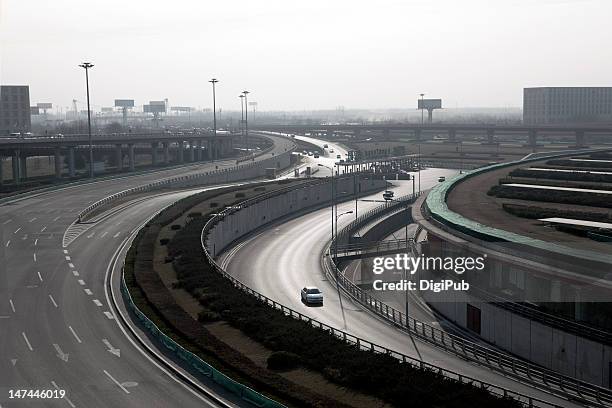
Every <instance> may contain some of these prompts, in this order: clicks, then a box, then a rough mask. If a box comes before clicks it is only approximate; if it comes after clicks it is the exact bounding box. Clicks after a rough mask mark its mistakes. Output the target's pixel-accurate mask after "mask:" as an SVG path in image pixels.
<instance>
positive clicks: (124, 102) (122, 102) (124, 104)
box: [115, 99, 134, 108]
mask: <svg viewBox="0 0 612 408" xmlns="http://www.w3.org/2000/svg"><path fill="white" fill-rule="evenodd" d="M115 106H116V107H117V108H133V107H134V100H133V99H115Z"/></svg>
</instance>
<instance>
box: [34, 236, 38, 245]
mask: <svg viewBox="0 0 612 408" xmlns="http://www.w3.org/2000/svg"><path fill="white" fill-rule="evenodd" d="M36 245H38V238H36V239H35V240H34V246H36Z"/></svg>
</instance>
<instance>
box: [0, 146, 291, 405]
mask: <svg viewBox="0 0 612 408" xmlns="http://www.w3.org/2000/svg"><path fill="white" fill-rule="evenodd" d="M290 144H291V142H290V141H287V140H286V139H278V138H277V140H276V146H275V150H274V153H275V154H280V153H281V152H283V151H284V150H285V149H286V148H288V147H289V146H290ZM270 156H271V153H268V154H266V155H265V156H262V157H259V158H258V160H261V159H263V158H267V157H270ZM234 163H235V161H234V160H226V161H219V162H215V163H200V164H197V165H194V166H189V167H184V168H180V169H171V170H162V171H158V172H155V173H149V174H145V175H138V176H126V177H123V178H117V179H112V180H105V181H98V182H93V183H88V184H82V185H77V186H71V187H66V188H62V189H60V190H56V191H52V192H47V193H41V194H37V195H34V196H30V197H26V198H22V199H19V200H17V201H15V202H12V203H6V204H3V205H0V264H1V266H0V407H2V408H4V407H24V406H26V407H29V406H50V407H72V408H74V407H169V406H182V407H196V406H197V407H206V406H216V405H215V404H212V403H210V402H208V400H207V399H206V398H205V397H203V396H202V395H201V394H199V393H196V392H194V391H193V390H192V389H191V388H189V387H186V386H185V385H184V384H183V383H182V382H180V381H178V380H176V379H175V378H174V377H173V376H172V375H169V374H168V373H167V372H166V370H162V369H160V367H159V366H158V365H157V364H156V363H153V362H152V361H151V359H150V358H148V357H147V356H146V355H145V354H143V353H142V352H141V351H139V349H138V348H136V347H135V346H134V344H133V342H132V341H131V340H129V339H128V337H126V335H125V334H124V332H123V331H122V330H121V328H120V326H119V324H118V323H117V319H116V316H114V313H113V309H112V308H111V307H110V305H109V302H108V298H107V295H106V291H105V286H104V283H105V279H107V271H108V269H109V263H110V261H111V259H112V258H113V255H114V254H115V253H116V252H117V251H118V250H119V249H120V248H121V247H122V246H124V243H125V240H126V239H128V238H129V236H131V235H132V234H133V232H134V231H135V229H137V228H138V227H139V226H140V225H141V224H142V223H143V222H145V221H146V219H148V218H149V217H150V216H152V215H153V214H154V213H155V212H157V211H159V210H160V209H162V208H164V207H165V206H167V205H169V204H171V203H172V202H174V201H176V200H177V199H179V198H181V197H184V196H186V195H189V194H193V193H194V192H196V191H198V190H190V191H184V192H177V193H172V194H159V193H157V194H155V193H152V196H153V197H152V198H150V199H148V200H135V202H134V203H133V204H132V205H127V206H125V207H124V208H123V210H122V211H120V212H117V213H113V214H112V215H110V216H108V217H106V218H104V219H103V220H101V221H100V222H98V223H97V224H96V225H95V226H93V227H92V228H90V229H88V230H87V231H84V232H83V233H82V234H81V235H80V236H79V237H78V238H77V239H76V240H75V241H74V242H72V244H70V245H69V246H68V247H67V248H63V247H62V237H63V235H64V232H65V230H66V229H67V228H68V227H69V225H70V224H71V223H72V222H73V221H74V220H75V218H76V216H77V214H78V213H79V211H80V210H82V209H83V208H85V207H87V206H88V205H89V204H91V203H92V202H95V201H97V200H99V199H101V198H104V197H106V196H108V195H110V194H113V193H115V192H118V191H121V190H124V189H126V188H130V187H135V186H139V185H142V184H145V183H148V182H151V181H154V180H158V179H159V178H162V177H169V176H174V175H179V174H180V175H184V174H190V173H195V172H200V171H207V170H210V169H214V167H215V166H219V168H223V167H227V166H231V165H233V164H234ZM17 389H25V390H48V389H51V390H54V389H60V390H66V393H67V394H66V398H64V399H57V400H35V399H25V400H15V399H9V391H10V390H17Z"/></svg>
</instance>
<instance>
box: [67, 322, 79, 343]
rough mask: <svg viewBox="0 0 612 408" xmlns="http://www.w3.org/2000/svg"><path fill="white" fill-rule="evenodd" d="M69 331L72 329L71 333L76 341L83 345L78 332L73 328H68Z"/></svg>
mask: <svg viewBox="0 0 612 408" xmlns="http://www.w3.org/2000/svg"><path fill="white" fill-rule="evenodd" d="M68 329H70V332H71V333H72V335H73V336H74V338H75V339H76V341H78V342H79V343H82V341H81V339H80V338H79V336H78V335H77V334H76V332H75V331H74V329H73V328H72V326H68Z"/></svg>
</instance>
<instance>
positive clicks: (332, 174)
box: [317, 163, 335, 257]
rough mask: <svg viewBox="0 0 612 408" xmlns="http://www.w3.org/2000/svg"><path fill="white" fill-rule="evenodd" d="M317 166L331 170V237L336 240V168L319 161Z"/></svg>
mask: <svg viewBox="0 0 612 408" xmlns="http://www.w3.org/2000/svg"><path fill="white" fill-rule="evenodd" d="M317 166H319V167H325V168H326V169H328V170H329V171H331V181H330V183H329V184H330V186H331V191H330V193H331V197H330V202H331V239H332V242H333V241H334V218H335V217H334V204H335V196H334V181H335V180H334V169H333V168H332V167H329V166H326V165H324V164H321V163H318V164H317ZM329 256H330V257H331V256H332V248H331V247H330V248H329Z"/></svg>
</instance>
